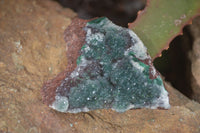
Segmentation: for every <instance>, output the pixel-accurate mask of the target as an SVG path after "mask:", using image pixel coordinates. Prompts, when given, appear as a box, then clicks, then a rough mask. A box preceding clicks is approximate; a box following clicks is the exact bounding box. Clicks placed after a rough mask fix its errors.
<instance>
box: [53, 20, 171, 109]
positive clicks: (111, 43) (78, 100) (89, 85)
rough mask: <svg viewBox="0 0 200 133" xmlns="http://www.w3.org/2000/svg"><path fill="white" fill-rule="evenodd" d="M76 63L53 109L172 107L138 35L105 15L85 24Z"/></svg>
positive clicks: (56, 98)
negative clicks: (83, 37) (82, 42)
mask: <svg viewBox="0 0 200 133" xmlns="http://www.w3.org/2000/svg"><path fill="white" fill-rule="evenodd" d="M84 30H85V31H86V39H85V44H84V46H83V47H82V49H81V56H80V57H79V58H78V59H77V67H76V68H75V70H74V71H73V72H72V73H71V75H70V76H68V77H66V78H65V80H63V81H62V83H61V85H60V86H59V87H57V89H56V97H55V101H54V102H53V104H52V105H51V107H52V108H54V109H56V110H58V111H61V112H71V113H77V112H82V111H83V112H85V111H89V110H95V109H104V108H106V109H108V108H112V109H113V110H115V111H117V112H124V111H126V110H128V109H132V108H143V107H145V108H152V109H155V108H158V107H160V108H165V109H168V108H169V107H170V105H169V99H168V93H167V91H166V90H165V88H164V86H163V82H162V79H161V78H160V76H159V75H158V73H157V72H156V70H155V68H154V67H153V66H152V65H151V58H150V56H149V55H148V54H147V50H146V47H145V46H144V45H143V43H142V42H141V40H140V39H139V38H138V37H137V35H136V34H135V33H134V32H133V31H131V30H129V29H127V28H122V27H119V26H117V25H115V24H113V23H112V22H111V21H110V20H108V19H107V18H99V19H95V20H92V21H90V22H88V23H87V25H86V27H85V29H84Z"/></svg>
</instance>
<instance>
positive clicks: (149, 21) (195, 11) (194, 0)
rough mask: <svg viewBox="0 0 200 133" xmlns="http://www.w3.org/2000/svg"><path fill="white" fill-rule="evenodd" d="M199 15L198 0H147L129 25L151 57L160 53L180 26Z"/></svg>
mask: <svg viewBox="0 0 200 133" xmlns="http://www.w3.org/2000/svg"><path fill="white" fill-rule="evenodd" d="M197 15H200V0H147V6H146V8H145V9H144V10H143V11H142V12H139V15H138V18H137V19H136V21H135V22H133V23H132V24H130V25H129V28H130V29H132V30H133V31H134V32H135V33H136V34H137V35H138V36H139V37H140V39H141V40H142V41H143V43H144V44H145V45H146V47H147V48H148V52H149V54H150V55H151V57H153V58H155V57H157V56H158V55H160V54H161V51H162V50H163V49H166V48H168V47H169V43H170V42H171V40H172V39H173V38H174V37H175V36H177V35H178V34H181V33H182V28H183V27H184V26H185V25H186V24H189V23H191V21H192V18H194V17H195V16H197Z"/></svg>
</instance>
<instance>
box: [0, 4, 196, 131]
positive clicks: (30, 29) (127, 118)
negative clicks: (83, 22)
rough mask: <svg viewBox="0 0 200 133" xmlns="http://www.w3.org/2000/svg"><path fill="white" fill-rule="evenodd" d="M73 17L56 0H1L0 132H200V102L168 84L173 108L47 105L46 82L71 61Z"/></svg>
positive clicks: (72, 14)
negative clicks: (67, 33) (68, 31)
mask: <svg viewBox="0 0 200 133" xmlns="http://www.w3.org/2000/svg"><path fill="white" fill-rule="evenodd" d="M64 11H67V13H63V12H64ZM69 12H70V13H69ZM72 17H74V13H72V12H71V11H70V10H68V9H67V10H66V9H62V8H61V7H60V6H58V4H56V3H54V2H51V1H46V0H44V1H39V0H31V1H30V0H16V1H13V0H1V1H0V132H9V133H27V132H28V133H34V132H35V133H36V132H38V133H55V132H56V133H63V132H68V133H92V132H96V133H98V132H99V133H104V132H116V133H120V132H125V133H126V132H127V133H130V132H133V131H134V132H136V133H160V132H162V133H169V132H170V133H177V132H181V133H199V132H200V119H199V118H200V105H199V104H198V103H196V102H194V101H191V100H189V99H187V98H186V97H185V96H183V95H182V94H180V93H179V92H178V91H176V90H175V89H174V88H172V87H171V86H170V85H169V84H167V83H165V85H166V89H167V90H168V92H169V96H170V104H171V105H172V107H171V109H170V110H149V109H138V110H129V111H127V112H125V113H117V112H114V111H112V110H98V111H92V112H89V113H78V114H68V113H66V114H64V113H59V112H57V111H54V110H52V109H50V108H49V107H47V106H46V105H44V104H42V99H41V97H42V96H41V94H40V89H41V87H42V85H43V81H46V80H47V79H50V78H52V77H53V76H55V75H56V74H57V73H59V72H61V71H63V70H64V69H65V66H66V64H67V60H66V61H65V59H66V56H65V42H64V40H63V32H64V29H65V28H66V27H67V26H68V25H69V23H70V21H71V19H70V18H72ZM61 76H62V75H61Z"/></svg>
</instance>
